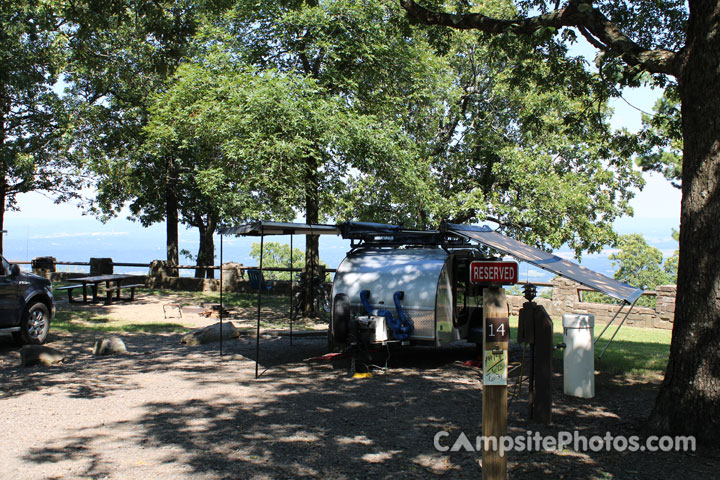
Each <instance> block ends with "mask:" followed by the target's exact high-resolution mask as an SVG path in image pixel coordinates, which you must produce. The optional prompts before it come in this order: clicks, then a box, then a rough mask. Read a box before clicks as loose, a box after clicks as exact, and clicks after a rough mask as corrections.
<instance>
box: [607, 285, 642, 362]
mask: <svg viewBox="0 0 720 480" xmlns="http://www.w3.org/2000/svg"><path fill="white" fill-rule="evenodd" d="M638 298H640V297H638ZM635 302H637V298H636V299H635ZM635 302H633V303H632V305H630V309H629V310H628V311H627V313H626V314H625V316H624V317H623V319H622V322H620V324H619V325H618V327H617V330H615V333H613V336H612V337H610V340H608V343H607V345H605V348H603V351H602V352H600V355H599V356H598V358H602V356H603V355H605V350H607V349H608V347H609V346H610V344H611V343H612V341H613V339H614V338H615V335H617V333H618V332H619V331H620V327H622V326H623V323H625V320H627V318H628V315H630V312H632V309H633V307H634V306H635ZM606 328H607V327H606Z"/></svg>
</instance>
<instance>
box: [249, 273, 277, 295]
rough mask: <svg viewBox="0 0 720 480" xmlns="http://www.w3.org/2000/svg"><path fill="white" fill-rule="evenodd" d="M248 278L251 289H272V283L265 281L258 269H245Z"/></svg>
mask: <svg viewBox="0 0 720 480" xmlns="http://www.w3.org/2000/svg"><path fill="white" fill-rule="evenodd" d="M247 274H248V279H249V280H250V288H251V289H253V290H265V291H266V292H270V291H271V290H272V289H273V285H272V284H268V283H266V282H265V278H264V277H263V274H262V272H261V271H260V270H251V269H248V270H247Z"/></svg>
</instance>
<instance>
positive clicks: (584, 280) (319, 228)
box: [218, 221, 643, 304]
mask: <svg viewBox="0 0 720 480" xmlns="http://www.w3.org/2000/svg"><path fill="white" fill-rule="evenodd" d="M218 232H219V233H220V234H221V235H243V236H256V237H259V236H261V235H341V234H342V236H343V237H344V238H356V239H357V238H363V237H368V238H371V237H374V236H384V235H388V236H392V237H394V238H397V239H401V240H405V241H409V240H413V241H416V240H417V238H418V236H420V237H425V238H426V239H427V240H429V241H431V242H432V241H434V242H437V243H438V245H440V243H442V241H443V240H442V239H443V238H447V237H451V236H456V237H458V238H460V239H465V240H468V241H475V242H477V243H480V244H482V245H485V246H488V247H490V248H492V249H494V250H497V251H498V252H502V253H505V254H507V255H511V256H513V257H515V258H517V259H518V260H520V261H523V262H527V263H531V264H533V265H535V266H537V267H540V268H542V269H544V270H547V271H550V272H553V273H555V274H557V275H561V276H563V277H566V278H569V279H570V280H574V281H576V282H578V283H580V284H581V285H585V286H586V287H590V288H593V289H595V290H597V291H599V292H603V293H605V294H607V295H610V296H611V297H613V298H617V299H619V300H623V301H625V302H627V303H629V304H632V303H634V302H635V300H637V299H638V298H639V297H640V296H641V295H642V294H643V290H642V289H641V288H636V287H632V286H630V285H627V284H625V283H622V282H618V281H617V280H615V279H613V278H610V277H607V276H605V275H602V274H600V273H597V272H594V271H592V270H590V269H587V268H585V267H582V266H580V265H578V264H576V263H574V262H571V261H569V260H565V259H564V258H561V257H558V256H557V255H553V254H552V253H548V252H545V251H543V250H540V249H538V248H535V247H531V246H530V245H527V244H525V243H523V242H520V241H518V240H514V239H512V238H510V237H507V236H505V235H503V234H501V233H498V232H496V231H494V230H492V229H491V228H490V227H487V226H474V225H457V224H452V223H446V224H444V225H443V228H442V229H441V231H439V230H410V229H405V228H403V227H401V226H398V225H385V224H379V223H366V222H346V223H342V224H339V225H310V224H306V223H286V222H264V221H257V222H252V223H247V224H244V225H238V226H235V227H224V228H220V229H219V230H218ZM448 234H449V235H448ZM406 237H407V238H406ZM408 239H409V240H408ZM427 240H426V241H427ZM410 243H413V242H410Z"/></svg>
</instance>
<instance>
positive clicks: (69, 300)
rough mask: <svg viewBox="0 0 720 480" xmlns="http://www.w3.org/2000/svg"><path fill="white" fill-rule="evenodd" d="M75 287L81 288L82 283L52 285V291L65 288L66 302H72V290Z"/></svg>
mask: <svg viewBox="0 0 720 480" xmlns="http://www.w3.org/2000/svg"><path fill="white" fill-rule="evenodd" d="M76 288H83V286H82V285H65V286H63V287H53V291H56V292H57V291H59V290H67V292H68V302H69V303H72V301H73V299H72V291H73V290H74V289H76Z"/></svg>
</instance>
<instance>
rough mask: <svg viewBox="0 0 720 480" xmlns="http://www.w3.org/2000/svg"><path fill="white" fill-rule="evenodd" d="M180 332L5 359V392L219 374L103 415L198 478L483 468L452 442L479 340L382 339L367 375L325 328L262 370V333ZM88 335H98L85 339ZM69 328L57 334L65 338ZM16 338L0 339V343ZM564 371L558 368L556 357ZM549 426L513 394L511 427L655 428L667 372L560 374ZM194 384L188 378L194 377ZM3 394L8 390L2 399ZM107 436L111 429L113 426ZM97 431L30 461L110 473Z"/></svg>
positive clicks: (95, 388)
mask: <svg viewBox="0 0 720 480" xmlns="http://www.w3.org/2000/svg"><path fill="white" fill-rule="evenodd" d="M178 338H179V336H177V335H167V336H160V337H158V336H152V335H133V336H132V338H131V339H129V340H128V344H129V345H130V346H131V347H132V351H133V352H134V353H133V355H130V356H126V357H113V358H93V357H92V356H91V355H90V354H89V353H88V352H86V351H85V350H84V349H83V348H80V349H77V348H76V349H75V350H73V351H72V353H71V354H70V355H69V359H68V362H67V363H66V364H65V365H62V366H59V367H43V368H37V369H29V370H21V369H19V368H14V367H9V368H3V369H2V370H0V381H2V385H3V392H2V397H5V398H7V397H14V396H18V395H23V394H24V393H27V392H32V391H38V390H43V389H49V388H51V387H54V388H61V389H62V393H63V394H66V395H69V396H71V397H74V398H78V399H84V400H92V401H104V400H107V399H108V397H109V396H112V395H115V394H118V393H122V392H123V391H125V390H132V389H137V388H140V384H139V383H138V382H137V381H136V379H135V377H136V375H135V374H137V373H149V374H160V375H182V378H183V380H184V381H186V382H189V384H190V385H191V386H194V388H196V389H197V391H198V392H208V391H211V390H208V388H209V387H210V388H212V387H213V386H214V385H218V386H220V385H222V387H223V392H222V393H218V394H210V395H202V394H201V393H198V394H197V398H184V399H177V398H174V397H173V395H172V392H169V394H168V395H166V396H165V398H158V397H157V396H156V397H154V398H153V399H151V400H148V401H143V402H141V404H140V405H139V406H140V408H141V412H140V414H139V415H138V416H136V417H134V418H133V419H132V420H130V421H123V422H120V423H118V424H115V425H107V432H113V431H116V430H122V431H131V432H134V436H131V437H129V438H125V439H117V440H111V441H116V442H129V443H128V445H130V444H132V445H131V446H132V448H143V449H154V450H161V451H162V452H163V456H162V462H165V464H166V465H170V464H175V465H181V466H182V468H183V472H184V473H183V474H184V475H185V476H186V477H189V478H194V477H198V478H393V479H396V478H428V477H434V476H444V477H446V478H477V477H478V476H479V475H480V474H481V465H480V459H481V454H480V453H479V452H475V451H466V450H464V449H462V450H460V451H457V452H452V451H444V452H443V451H438V450H437V449H436V448H435V442H434V440H435V436H436V434H437V433H438V432H441V431H444V432H447V433H448V435H447V436H444V437H441V438H440V439H439V440H440V444H441V446H445V447H450V446H452V445H453V443H454V441H455V440H456V439H457V438H458V437H459V435H460V434H461V433H465V435H467V437H468V438H470V439H471V442H472V443H473V444H474V443H475V442H474V440H475V437H476V436H477V435H480V428H481V422H482V418H481V412H482V403H481V402H482V387H481V381H480V380H481V378H480V374H479V373H480V372H479V370H477V369H475V368H472V367H468V366H466V365H464V364H463V362H464V361H466V360H470V359H473V357H474V355H475V352H474V349H473V348H468V347H454V348H445V349H440V350H435V349H428V348H411V349H406V350H397V351H392V352H391V353H390V356H389V359H388V358H387V352H384V351H380V352H377V353H376V354H375V355H374V356H373V359H372V363H373V364H374V365H378V366H384V365H385V362H386V361H387V366H388V370H387V371H386V372H385V373H382V372H381V371H379V370H377V369H376V368H375V367H371V369H374V370H375V372H376V374H375V375H374V376H373V377H372V378H368V379H360V380H359V379H352V378H349V377H348V375H347V367H348V359H340V360H335V361H329V360H312V361H306V360H307V359H309V358H313V357H318V356H321V355H323V354H324V353H326V346H325V344H326V341H325V339H324V338H321V337H303V338H295V339H294V340H293V345H292V346H290V341H289V339H288V338H287V337H281V338H277V337H272V338H265V339H263V340H262V343H261V349H260V357H259V359H260V372H261V373H262V375H261V376H260V377H259V378H258V379H255V378H254V364H255V363H254V360H255V359H256V356H255V346H256V345H255V341H254V339H253V338H241V339H240V340H238V341H233V342H226V343H225V344H224V345H223V350H224V351H223V353H224V355H223V357H222V358H221V357H220V355H219V350H218V347H219V346H218V345H217V344H214V345H211V346H206V347H184V346H180V345H179V344H178ZM86 340H87V342H85V343H86V344H87V343H89V341H90V340H91V338H87V339H86ZM67 341H69V339H68V338H65V337H63V338H59V339H57V342H58V343H62V342H67ZM11 350H12V347H9V346H7V345H5V344H0V355H6V354H7V353H8V352H9V351H11ZM555 371H558V368H557V365H556V366H555ZM554 382H555V384H554V400H555V405H554V410H553V425H551V426H542V425H537V424H534V423H532V422H531V421H528V420H527V418H526V417H527V415H526V413H527V408H528V405H527V399H526V397H527V392H526V391H524V392H523V393H522V394H521V396H520V397H519V398H518V399H516V400H514V401H513V402H512V403H511V406H510V420H509V427H510V434H511V435H518V436H526V435H527V432H528V431H530V432H535V431H537V432H540V434H541V435H552V436H557V435H558V434H559V432H561V431H571V432H573V431H577V432H578V433H579V434H580V435H583V436H586V437H591V436H594V435H597V436H603V435H605V434H606V432H610V433H611V434H612V435H615V436H617V435H638V436H639V437H640V438H641V439H643V441H644V439H645V438H646V436H647V434H646V433H645V432H644V430H643V419H644V418H645V417H646V416H647V414H648V413H649V409H650V407H651V405H652V401H653V400H654V395H655V392H656V388H657V384H655V383H645V384H643V383H635V384H633V385H629V384H623V383H622V382H621V381H619V379H617V378H612V377H607V378H605V377H603V378H601V379H600V383H601V384H602V385H603V388H600V389H599V390H598V395H597V397H596V398H594V399H574V398H570V397H566V396H564V395H562V378H561V376H560V375H559V374H556V375H555V378H554ZM191 388H192V387H191ZM2 397H0V398H2ZM103 441H107V439H104V440H103ZM105 454H106V452H104V451H102V448H101V443H100V440H98V439H97V438H96V437H95V436H93V435H90V434H88V432H87V431H85V430H84V429H81V428H79V429H77V430H75V431H74V433H73V434H72V435H69V436H66V437H63V438H62V439H55V441H54V442H48V445H47V446H45V447H41V448H33V449H31V450H29V451H28V452H27V455H26V456H25V457H24V459H23V460H24V461H25V462H27V463H29V464H35V465H43V464H50V463H52V462H55V461H57V460H58V459H59V458H67V457H70V458H78V459H80V458H81V459H84V460H85V461H87V462H89V463H88V467H86V469H85V471H84V472H83V473H84V474H86V475H88V476H98V475H110V474H111V473H112V472H113V471H114V467H113V466H112V464H109V463H108V461H107V459H104V456H103V455H105ZM508 459H509V470H510V478H538V477H540V476H552V477H554V478H623V479H626V478H630V479H632V478H638V479H641V478H712V477H713V476H714V475H715V473H716V471H717V469H718V467H720V459H718V456H717V454H716V452H712V451H707V450H703V451H701V452H698V453H696V454H689V453H651V452H636V453H631V452H607V451H600V452H592V451H587V452H573V451H570V450H565V451H561V452H546V451H526V452H517V451H514V452H509V454H508Z"/></svg>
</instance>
